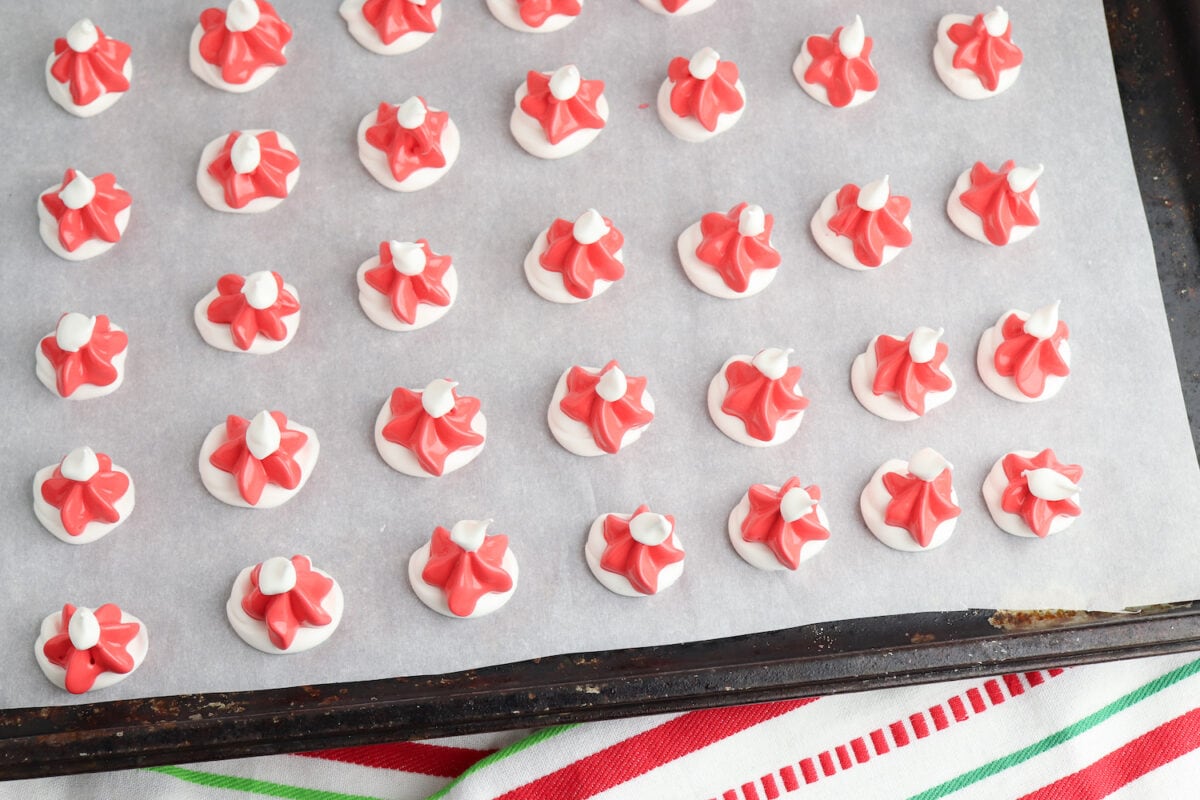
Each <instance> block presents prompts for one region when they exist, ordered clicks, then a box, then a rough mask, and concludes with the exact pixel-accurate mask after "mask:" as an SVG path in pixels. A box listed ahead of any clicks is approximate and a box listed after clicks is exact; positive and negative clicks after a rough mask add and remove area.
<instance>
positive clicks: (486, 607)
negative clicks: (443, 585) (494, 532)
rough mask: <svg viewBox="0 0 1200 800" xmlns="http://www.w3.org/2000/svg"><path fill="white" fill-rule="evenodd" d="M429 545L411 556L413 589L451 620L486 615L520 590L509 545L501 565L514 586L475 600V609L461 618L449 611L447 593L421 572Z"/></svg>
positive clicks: (409, 562) (427, 559)
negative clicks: (431, 582)
mask: <svg viewBox="0 0 1200 800" xmlns="http://www.w3.org/2000/svg"><path fill="white" fill-rule="evenodd" d="M429 548H430V543H429V542H426V543H425V544H423V545H421V547H420V548H418V549H417V551H416V552H414V553H413V554H412V556H411V557H410V558H409V559H408V582H409V583H410V584H412V588H413V592H414V593H415V594H416V595H417V599H418V600H420V601H421V602H422V603H424V604H425V605H427V606H429V607H430V608H432V609H433V610H434V611H436V612H438V613H439V614H442V615H443V616H447V617H451V618H452V619H475V618H477V617H484V616H487V615H488V614H491V613H492V612H493V611H496V610H497V609H499V608H500V607H501V606H503V605H504V604H505V603H507V602H508V601H509V600H510V599H511V598H512V596H513V592H515V591H517V577H518V574H519V569H518V567H517V557H516V556H515V555H513V551H512V548H511V547H510V548H508V549H507V550H505V551H504V557H503V558H502V559H500V567H501V569H503V570H504V571H505V572H507V573H508V576H509V577H510V578H512V588H510V589H509V590H508V591H507V592H488V593H487V594H485V595H483V596H482V597H480V598H479V600H477V601H476V602H475V610H474V611H472V612H471V613H470V614H468V615H467V616H465V617H460V616H459V615H458V614H455V613H454V612H453V611H451V610H450V604H449V603H448V602H447V601H446V593H445V592H443V591H442V590H441V589H439V588H438V587H436V586H430V585H429V584H428V583H426V582H425V579H424V578H422V577H421V573H422V572H424V571H425V565H426V564H428V563H429Z"/></svg>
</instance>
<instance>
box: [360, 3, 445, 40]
mask: <svg viewBox="0 0 1200 800" xmlns="http://www.w3.org/2000/svg"><path fill="white" fill-rule="evenodd" d="M441 2H442V0H426V2H425V4H424V5H417V4H416V3H414V2H412V0H366V2H365V3H363V7H362V15H363V19H365V20H366V21H367V24H368V25H370V26H371V27H372V28H374V29H375V32H376V33H378V34H379V41H381V42H383V43H384V44H392V43H393V42H395V41H396V40H397V39H399V38H400V37H401V36H405V35H407V34H410V33H437V23H436V22H434V20H433V12H434V9H436V8H437V7H438V6H439V5H441Z"/></svg>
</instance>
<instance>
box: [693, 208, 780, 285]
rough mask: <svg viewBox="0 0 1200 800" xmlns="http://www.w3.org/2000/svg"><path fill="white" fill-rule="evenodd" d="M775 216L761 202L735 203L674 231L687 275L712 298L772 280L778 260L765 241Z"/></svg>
mask: <svg viewBox="0 0 1200 800" xmlns="http://www.w3.org/2000/svg"><path fill="white" fill-rule="evenodd" d="M774 225H775V218H774V217H773V216H771V215H770V214H767V213H765V212H764V211H763V210H762V206H756V205H750V204H749V203H738V204H737V205H736V206H734V207H733V208H731V209H730V210H729V213H728V214H723V213H720V212H716V211H714V212H712V213H709V214H705V215H704V216H703V217H701V218H700V221H699V222H697V223H695V224H694V225H692V226H690V227H689V228H688V229H687V230H685V231H684V232H683V233H681V234H680V235H679V239H678V241H677V242H676V247H677V249H678V250H679V262H680V263H681V264H682V265H683V271H684V273H686V274H687V276H688V280H690V281H691V282H692V283H693V284H695V286H696V288H697V289H699V290H700V291H702V292H705V293H707V294H711V295H712V296H713V297H721V298H724V299H727V300H734V299H737V298H741V297H750V296H751V295H756V294H758V293H759V292H761V291H762V290H763V289H765V288H767V286H769V285H770V283H771V281H773V280H775V274H776V273H777V272H778V271H779V264H780V262H781V261H782V259H781V258H780V256H779V251H778V250H776V249H775V248H774V247H772V246H771V229H772V228H773V227H774Z"/></svg>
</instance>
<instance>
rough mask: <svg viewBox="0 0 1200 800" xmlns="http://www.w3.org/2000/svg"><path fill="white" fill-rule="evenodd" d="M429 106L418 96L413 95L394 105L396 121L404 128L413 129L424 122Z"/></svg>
mask: <svg viewBox="0 0 1200 800" xmlns="http://www.w3.org/2000/svg"><path fill="white" fill-rule="evenodd" d="M428 112H429V108H428V106H426V105H425V101H423V100H422V99H421V98H420V97H417V96H416V95H413V96H412V97H410V98H408V99H407V100H405V101H404V102H403V103H401V104H400V105H399V106H397V107H396V122H398V123H400V127H401V128H404V129H406V130H410V131H411V130H415V129H417V128H419V127H421V126H422V125H424V124H425V116H426V114H428Z"/></svg>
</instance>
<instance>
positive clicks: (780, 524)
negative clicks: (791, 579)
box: [742, 478, 829, 569]
mask: <svg viewBox="0 0 1200 800" xmlns="http://www.w3.org/2000/svg"><path fill="white" fill-rule="evenodd" d="M795 488H803V489H804V491H806V492H808V496H809V497H811V498H812V499H813V500H820V499H821V489H820V487H818V486H801V485H800V479H799V478H788V480H787V483H785V484H783V486H780V487H779V488H778V489H771V488H770V487H769V486H766V485H764V484H761V483H756V484H754V485H753V486H751V487H750V491H748V492H747V493H746V497H747V498H748V499H749V501H750V511H749V513H748V514H747V515H746V519H745V520H743V521H742V540H743V541H747V542H758V543H760V544H764V545H766V546H767V547H769V548H771V552H772V553H773V554H774V555H775V558H776V559H777V560H778V561H779V563H780V564H782V565H784V566H785V567H787V568H788V569H797V568H799V566H800V551H801V549H802V548H803V547H804V545H805V544H806V543H808V542H821V541H825V540H826V539H828V538H829V530H828V529H827V528H826V527H825V526H824V525H822V524H821V520H820V517H818V515H817V507H816V506H813V507H812V509H811V510H810V511H809V512H808V513H807V514H805V515H804V516H802V517H800V518H799V519H796V520H793V521H792V522H787V521H785V520H784V518H783V515H782V514H781V513H780V511H779V504H780V502H782V500H783V497H784V495H786V494H787V493H788V492H790V491H791V490H792V489H795Z"/></svg>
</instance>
